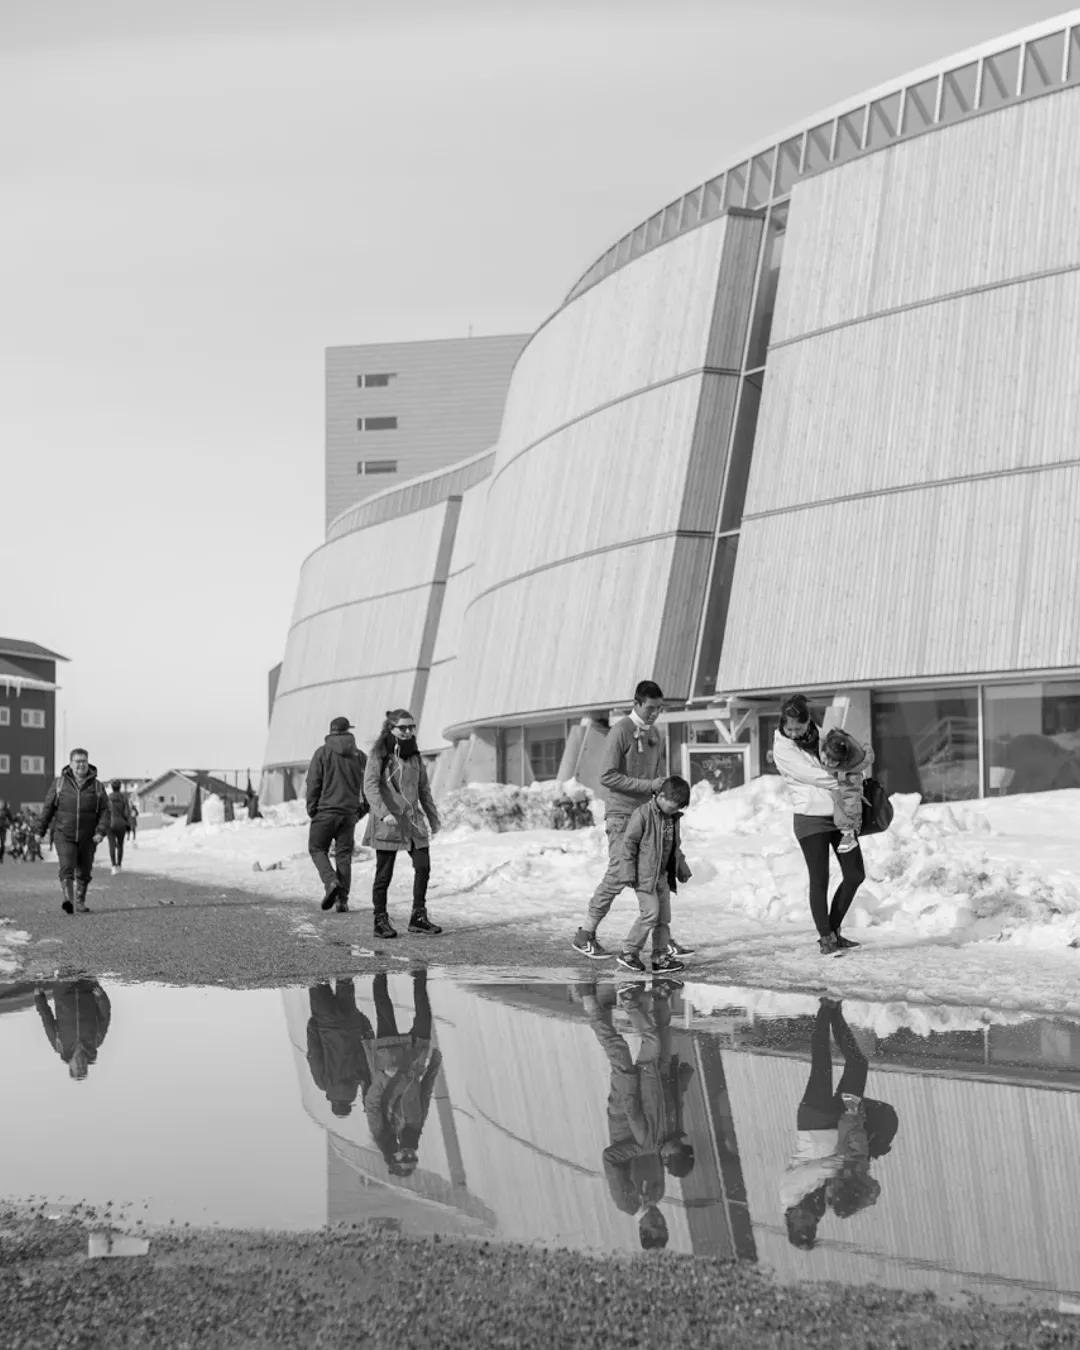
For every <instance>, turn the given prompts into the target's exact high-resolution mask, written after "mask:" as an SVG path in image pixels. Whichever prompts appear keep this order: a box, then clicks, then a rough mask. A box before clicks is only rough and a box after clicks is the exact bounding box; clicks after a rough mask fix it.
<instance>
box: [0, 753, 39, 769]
mask: <svg viewBox="0 0 1080 1350" xmlns="http://www.w3.org/2000/svg"><path fill="white" fill-rule="evenodd" d="M10 772H11V756H10V755H0V773H10ZM19 772H20V773H44V772H45V756H44V755H23V756H22V757H21V758H20V760H19Z"/></svg>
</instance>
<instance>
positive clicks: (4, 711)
mask: <svg viewBox="0 0 1080 1350" xmlns="http://www.w3.org/2000/svg"><path fill="white" fill-rule="evenodd" d="M9 726H11V709H10V708H0V727H9Z"/></svg>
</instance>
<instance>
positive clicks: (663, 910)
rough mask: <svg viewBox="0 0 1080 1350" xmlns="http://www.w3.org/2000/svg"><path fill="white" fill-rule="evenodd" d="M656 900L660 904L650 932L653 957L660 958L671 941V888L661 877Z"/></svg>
mask: <svg viewBox="0 0 1080 1350" xmlns="http://www.w3.org/2000/svg"><path fill="white" fill-rule="evenodd" d="M656 898H657V899H658V900H659V902H660V912H659V914H658V915H657V920H656V925H655V927H654V928H653V930H652V949H653V955H654V956H660V955H661V954H662V953H663V952H666V951H667V948H668V943H669V942H670V941H671V888H670V887H669V886H668V884H667V881H666V880H664V878H663V877H661V879H660V882H659V884H658V885H657V887H656Z"/></svg>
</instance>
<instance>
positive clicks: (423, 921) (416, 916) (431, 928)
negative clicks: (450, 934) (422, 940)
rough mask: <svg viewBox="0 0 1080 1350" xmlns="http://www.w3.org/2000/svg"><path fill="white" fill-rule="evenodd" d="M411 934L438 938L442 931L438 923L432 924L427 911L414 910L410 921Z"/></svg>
mask: <svg viewBox="0 0 1080 1350" xmlns="http://www.w3.org/2000/svg"><path fill="white" fill-rule="evenodd" d="M409 932H410V933H426V934H427V936H428V937H437V936H438V935H439V934H440V933H441V932H442V929H441V928H440V927H439V925H438V924H437V923H432V922H431V920H430V919H429V918H428V916H427V910H426V909H414V910H413V912H412V918H410V920H409Z"/></svg>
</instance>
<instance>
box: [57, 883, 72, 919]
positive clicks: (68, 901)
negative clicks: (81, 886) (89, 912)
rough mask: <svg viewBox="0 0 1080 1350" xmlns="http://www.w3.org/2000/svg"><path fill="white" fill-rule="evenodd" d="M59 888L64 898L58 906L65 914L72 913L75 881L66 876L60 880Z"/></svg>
mask: <svg viewBox="0 0 1080 1350" xmlns="http://www.w3.org/2000/svg"><path fill="white" fill-rule="evenodd" d="M60 889H61V890H62V891H63V892H64V899H63V901H62V902H61V905H60V908H61V909H62V910H63V911H64V913H65V914H74V913H75V882H74V881H73V880H72V878H71V877H67V878H65V880H63V881H61V883H60Z"/></svg>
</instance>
